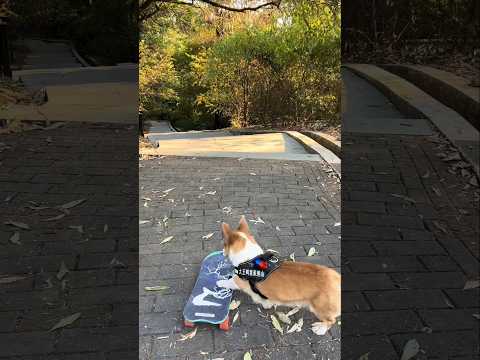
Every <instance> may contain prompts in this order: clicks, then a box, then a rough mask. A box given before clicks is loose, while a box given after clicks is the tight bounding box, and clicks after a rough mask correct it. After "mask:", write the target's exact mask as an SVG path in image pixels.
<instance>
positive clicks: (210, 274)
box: [183, 251, 233, 331]
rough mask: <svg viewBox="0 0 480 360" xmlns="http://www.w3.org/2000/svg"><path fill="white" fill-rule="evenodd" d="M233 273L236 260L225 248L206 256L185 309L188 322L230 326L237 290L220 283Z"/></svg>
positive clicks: (189, 323) (185, 317)
mask: <svg viewBox="0 0 480 360" xmlns="http://www.w3.org/2000/svg"><path fill="white" fill-rule="evenodd" d="M232 276H233V265H232V263H231V262H230V261H229V260H228V259H227V258H226V257H225V256H223V252H222V251H215V252H212V253H210V254H209V255H207V256H206V257H205V259H203V261H202V265H201V267H200V273H199V274H198V277H197V281H196V282H195V286H194V287H193V290H192V293H191V294H190V297H189V298H188V301H187V303H186V305H185V308H184V309H183V319H184V325H185V326H186V327H194V326H195V323H197V322H199V323H209V324H216V325H218V326H219V328H220V329H222V330H225V331H226V330H229V329H230V319H229V316H228V310H229V306H230V301H231V300H232V294H233V290H231V289H225V288H221V287H218V286H217V281H218V280H226V279H229V278H230V277H232Z"/></svg>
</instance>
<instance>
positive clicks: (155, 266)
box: [139, 157, 340, 360]
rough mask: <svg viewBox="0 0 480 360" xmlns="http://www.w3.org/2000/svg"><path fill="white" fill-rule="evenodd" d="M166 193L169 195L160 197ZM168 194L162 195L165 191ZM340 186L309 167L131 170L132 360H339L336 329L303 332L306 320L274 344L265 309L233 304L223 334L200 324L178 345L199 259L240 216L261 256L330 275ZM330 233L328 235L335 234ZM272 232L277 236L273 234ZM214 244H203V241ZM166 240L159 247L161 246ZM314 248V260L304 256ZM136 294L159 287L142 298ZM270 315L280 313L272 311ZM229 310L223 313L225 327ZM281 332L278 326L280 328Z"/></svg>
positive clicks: (236, 164)
mask: <svg viewBox="0 0 480 360" xmlns="http://www.w3.org/2000/svg"><path fill="white" fill-rule="evenodd" d="M170 189H173V190H170ZM166 190H170V191H166ZM339 198H340V186H339V182H338V180H337V179H336V178H335V177H334V175H333V174H332V172H331V169H330V168H329V167H328V165H326V164H324V163H319V162H300V161H278V160H252V159H244V160H241V161H239V160H237V159H225V158H224V159H222V158H191V157H190V158H188V157H159V158H153V159H150V160H143V161H140V223H141V224H140V323H139V326H140V359H177V360H186V359H188V360H194V359H195V360H196V359H216V358H221V359H225V360H227V359H243V356H244V354H245V353H246V352H247V351H250V352H251V354H252V357H253V359H272V360H281V359H284V360H287V359H288V360H290V359H302V360H303V359H325V360H326V359H332V360H337V359H340V328H339V326H338V325H336V326H335V327H333V328H332V329H331V331H330V332H329V333H328V334H327V335H325V336H317V335H315V334H313V333H312V331H311V329H310V326H311V323H312V322H313V321H314V320H313V317H312V316H311V315H310V314H309V313H308V312H306V311H303V310H302V311H300V312H299V313H297V314H296V315H294V316H292V320H294V321H297V320H299V319H300V318H301V317H303V318H304V320H305V324H304V327H303V330H302V331H301V332H298V333H292V334H284V335H281V334H280V333H279V332H277V330H275V329H274V328H273V326H272V324H271V321H270V316H269V315H270V314H272V313H273V310H264V309H263V308H261V307H260V306H256V305H253V304H252V302H251V301H250V299H249V298H247V297H246V296H244V295H243V294H240V293H238V292H236V293H235V294H234V299H238V300H241V305H240V307H239V308H238V312H239V316H238V320H237V321H236V322H235V323H234V324H233V327H232V329H231V330H230V331H228V332H224V331H222V330H219V329H218V328H216V327H214V326H207V325H200V326H199V327H198V331H197V333H196V335H195V337H193V338H192V339H189V340H185V341H178V340H179V339H181V335H182V334H186V333H188V332H190V331H191V330H189V329H184V328H183V321H182V310H183V306H184V304H185V302H186V300H187V299H188V296H189V295H190V291H191V289H192V288H193V285H194V281H195V278H196V276H197V273H198V270H199V264H200V262H201V260H202V259H203V258H204V257H205V256H206V255H207V254H208V253H210V252H212V251H215V250H219V249H221V248H222V238H221V233H220V223H221V221H226V222H229V223H230V224H232V225H234V224H236V223H238V220H239V217H240V215H242V214H245V215H246V216H247V219H248V220H254V219H257V218H258V217H260V218H261V219H262V220H263V221H264V222H265V224H261V223H256V224H255V223H253V222H250V224H251V229H252V231H253V233H254V235H255V237H256V239H257V241H258V242H259V243H260V244H261V245H262V246H263V247H264V249H267V248H271V249H274V250H277V251H279V252H280V254H281V255H282V256H289V255H290V254H291V253H295V258H296V260H298V261H300V260H302V261H310V262H315V263H318V264H324V265H328V266H331V267H336V268H337V270H338V271H339V266H340V264H339V260H340V239H339V235H340V226H338V224H335V223H337V222H339V221H340V220H339V215H340V214H339V205H340V202H339V201H340V200H339ZM335 225H337V226H335ZM277 227H278V228H277ZM212 232H213V233H214V235H213V236H212V237H210V238H208V239H203V238H202V237H203V236H204V235H207V234H209V233H212ZM169 236H173V239H172V240H170V241H169V242H167V243H164V244H160V243H161V242H162V241H163V240H164V239H166V238H167V237H169ZM311 247H315V248H316V249H317V251H318V255H316V256H312V257H307V252H308V251H309V249H310V248H311ZM146 286H167V287H168V288H166V289H165V290H162V291H158V292H152V291H145V290H144V288H145V287H146ZM278 310H280V308H279V309H278ZM236 312H237V310H234V311H232V312H231V318H232V317H233V316H234V315H235V313H236ZM284 329H286V326H284Z"/></svg>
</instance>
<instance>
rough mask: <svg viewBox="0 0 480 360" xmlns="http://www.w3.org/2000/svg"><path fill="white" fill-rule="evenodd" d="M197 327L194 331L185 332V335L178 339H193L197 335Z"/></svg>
mask: <svg viewBox="0 0 480 360" xmlns="http://www.w3.org/2000/svg"><path fill="white" fill-rule="evenodd" d="M197 329H198V328H195V329H194V330H193V331H192V332H189V333H188V334H185V335H181V336H182V337H181V338H180V339H178V340H177V341H185V340H188V339H193V338H194V337H195V335H197Z"/></svg>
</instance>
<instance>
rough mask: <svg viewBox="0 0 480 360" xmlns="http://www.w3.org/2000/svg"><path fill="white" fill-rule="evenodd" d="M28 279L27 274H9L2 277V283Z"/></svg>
mask: <svg viewBox="0 0 480 360" xmlns="http://www.w3.org/2000/svg"><path fill="white" fill-rule="evenodd" d="M23 279H26V277H25V276H7V277H0V284H10V283H14V282H16V281H20V280H23Z"/></svg>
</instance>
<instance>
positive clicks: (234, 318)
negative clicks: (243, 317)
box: [232, 311, 240, 325]
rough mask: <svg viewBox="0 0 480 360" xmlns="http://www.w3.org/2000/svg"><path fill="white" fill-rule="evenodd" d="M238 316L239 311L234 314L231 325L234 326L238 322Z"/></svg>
mask: <svg viewBox="0 0 480 360" xmlns="http://www.w3.org/2000/svg"><path fill="white" fill-rule="evenodd" d="M239 314H240V311H237V312H236V313H235V315H234V316H233V320H232V325H233V324H235V322H236V321H237V320H238V315H239Z"/></svg>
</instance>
